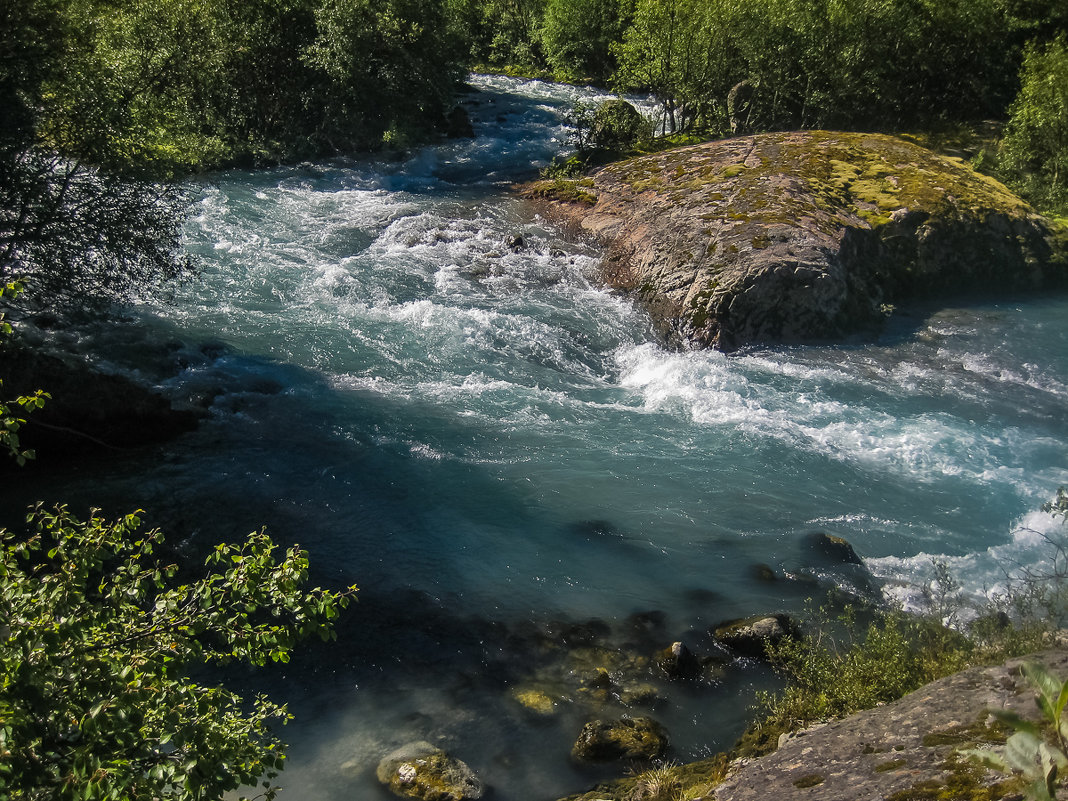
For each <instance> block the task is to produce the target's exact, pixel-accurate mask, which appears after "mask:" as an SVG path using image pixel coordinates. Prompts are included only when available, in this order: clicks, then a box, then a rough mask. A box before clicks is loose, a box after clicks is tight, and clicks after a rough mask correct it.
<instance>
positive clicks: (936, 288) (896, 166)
mask: <svg viewBox="0 0 1068 801" xmlns="http://www.w3.org/2000/svg"><path fill="white" fill-rule="evenodd" d="M550 184H551V185H550ZM565 184H567V182H564V181H561V180H557V181H555V182H542V183H541V184H536V185H533V186H532V187H531V188H530V190H529V191H528V195H529V196H530V197H533V198H542V199H548V200H549V202H548V203H547V204H546V208H547V211H548V213H549V214H550V215H551V216H555V217H556V218H557V219H561V220H564V221H565V222H567V224H568V226H569V228H570V229H571V230H572V231H573V232H574V233H575V234H576V235H584V236H589V237H592V238H594V239H596V240H598V241H600V242H601V243H602V244H604V245H606V246H607V247H608V253H607V256H606V259H605V263H604V264H605V266H604V280H605V281H606V282H607V283H608V284H609V285H611V286H614V287H617V288H620V289H623V290H626V291H627V292H630V293H632V294H633V295H634V296H635V297H636V298H638V299H639V300H640V301H641V302H643V303H644V304H645V305H646V306H647V307H648V308H649V310H650V311H651V313H652V314H653V316H654V319H656V320H657V321H658V323H659V324H660V326H661V327H662V329H663V331H664V333H665V335H667V336H668V337H669V338H672V339H678V340H680V341H685V342H688V343H690V344H692V345H696V346H699V347H714V348H718V349H720V350H725V351H730V350H735V349H738V348H741V347H745V346H747V345H753V344H762V343H780V342H813V341H826V340H838V339H841V338H843V337H846V336H849V335H852V334H857V333H862V334H865V333H873V332H875V331H877V330H878V329H879V328H880V327H881V326H882V324H883V322H884V321H885V319H886V317H887V315H888V314H889V312H890V310H891V307H892V304H896V303H900V302H904V301H907V300H910V299H937V298H943V297H962V296H971V295H974V294H976V293H980V294H981V293H984V292H985V293H991V294H992V293H999V294H1001V295H1002V296H1003V295H1004V293H1005V292H1006V291H1013V290H1034V289H1037V288H1040V287H1046V286H1053V285H1063V284H1064V283H1065V279H1066V275H1068V231H1066V230H1065V229H1064V228H1063V227H1061V226H1056V225H1054V224H1053V223H1051V222H1050V221H1049V220H1047V219H1046V218H1044V217H1041V216H1040V215H1038V214H1036V213H1035V212H1034V211H1033V210H1032V209H1031V208H1030V207H1029V206H1027V205H1026V204H1025V203H1024V202H1023V201H1021V200H1020V199H1019V198H1017V197H1016V196H1015V195H1013V194H1012V193H1011V192H1010V191H1009V190H1008V189H1006V188H1005V187H1004V186H1003V185H1001V184H1000V183H998V182H997V181H995V180H993V179H992V178H989V177H987V176H984V175H981V174H979V173H977V172H975V171H974V170H972V169H971V168H970V167H969V166H968V165H967V164H965V163H964V162H962V161H961V160H960V159H950V158H945V157H942V156H939V155H937V154H935V153H933V152H931V151H929V150H927V149H925V148H922V147H919V146H917V145H914V144H912V143H910V142H908V141H905V140H904V139H900V138H896V137H892V136H886V135H881V134H859V133H832V132H826V131H805V132H787V133H770V134H760V135H757V136H746V137H739V138H734V139H727V140H721V141H716V142H708V143H704V144H700V145H694V146H690V147H682V148H676V149H673V150H668V151H664V152H662V153H656V154H653V155H649V156H643V157H639V158H633V159H629V160H627V161H623V162H618V163H615V164H610V165H608V166H607V167H604V168H602V169H600V170H598V171H596V172H594V173H593V174H592V175H591V176H589V177H588V178H585V179H581V180H579V181H573V182H570V184H569V185H566V186H565ZM553 198H557V200H556V201H553V200H552V199H553ZM580 201H581V202H580Z"/></svg>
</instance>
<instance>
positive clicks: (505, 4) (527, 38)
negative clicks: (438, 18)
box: [448, 0, 547, 72]
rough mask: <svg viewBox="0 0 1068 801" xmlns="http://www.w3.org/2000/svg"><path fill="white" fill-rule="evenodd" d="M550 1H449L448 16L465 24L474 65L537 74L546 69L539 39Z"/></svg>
mask: <svg viewBox="0 0 1068 801" xmlns="http://www.w3.org/2000/svg"><path fill="white" fill-rule="evenodd" d="M546 1H547V0H450V2H449V12H448V13H449V16H450V18H452V19H456V20H458V21H462V22H461V23H460V31H461V35H462V37H463V39H464V41H465V42H466V45H467V48H468V57H469V59H470V61H471V62H472V63H475V64H481V65H486V66H488V67H490V68H494V69H499V68H502V67H509V66H511V67H516V68H520V69H521V70H522V71H525V72H530V71H538V70H540V69H542V68H544V67H546V66H547V64H546V61H545V56H544V54H543V53H542V50H541V40H540V37H539V35H538V31H539V27H540V25H541V22H542V18H543V16H544V14H545V6H546Z"/></svg>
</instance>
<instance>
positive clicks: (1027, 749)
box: [963, 662, 1068, 801]
mask: <svg viewBox="0 0 1068 801" xmlns="http://www.w3.org/2000/svg"><path fill="white" fill-rule="evenodd" d="M1023 669H1024V675H1025V676H1027V680H1028V681H1029V682H1030V684H1031V686H1032V687H1034V689H1035V690H1037V694H1036V695H1035V702H1036V703H1037V705H1038V708H1039V711H1040V712H1041V713H1042V717H1043V718H1044V725H1040V724H1037V723H1035V722H1033V721H1030V720H1027V719H1025V718H1022V717H1020V716H1019V715H1017V714H1015V713H1013V712H1007V711H1004V710H993V711H992V712H991V714H993V715H994V716H995V717H996V718H997V719H998V720H1000V721H1001V722H1002V723H1006V724H1008V725H1009V726H1011V727H1013V728H1014V729H1016V733H1015V734H1013V735H1012V736H1011V737H1009V739H1008V740H1007V741H1006V743H1005V747H1004V749H1003V750H1002V751H1001V752H997V751H988V750H978V749H970V750H967V751H964V752H963V754H964V755H965V756H969V757H971V758H972V759H974V760H975V761H977V762H979V763H980V764H982V765H985V766H986V767H989V768H994V769H995V770H998V771H1001V772H1002V773H1008V774H1011V773H1014V772H1019V773H1021V774H1023V777H1024V778H1025V779H1026V780H1027V781H1029V782H1030V784H1029V785H1028V787H1027V795H1028V797H1029V798H1032V799H1035V801H1053V799H1054V798H1055V797H1056V793H1057V780H1058V777H1059V776H1061V775H1063V772H1064V771H1065V769H1068V722H1066V721H1065V720H1064V708H1065V706H1066V705H1068V681H1063V682H1062V681H1061V680H1060V679H1058V678H1057V677H1056V676H1054V675H1053V674H1052V673H1051V672H1050V671H1049V670H1047V669H1046V668H1045V667H1043V666H1042V665H1040V664H1038V663H1036V662H1026V663H1024V668H1023ZM1049 740H1052V743H1051V742H1049Z"/></svg>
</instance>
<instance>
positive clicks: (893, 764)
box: [872, 759, 909, 773]
mask: <svg viewBox="0 0 1068 801" xmlns="http://www.w3.org/2000/svg"><path fill="white" fill-rule="evenodd" d="M907 764H909V763H908V760H907V759H891V760H888V761H886V762H880V763H879V764H878V765H876V766H875V767H874V768H872V770H874V771H875V772H876V773H887V772H888V771H891V770H898V769H899V768H903V767H905V766H906V765H907Z"/></svg>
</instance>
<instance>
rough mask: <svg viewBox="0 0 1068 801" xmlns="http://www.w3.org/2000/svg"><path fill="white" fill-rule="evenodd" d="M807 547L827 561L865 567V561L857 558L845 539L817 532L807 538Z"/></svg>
mask: <svg viewBox="0 0 1068 801" xmlns="http://www.w3.org/2000/svg"><path fill="white" fill-rule="evenodd" d="M804 542H805V547H806V548H807V549H808V550H809V551H811V552H813V553H817V554H819V555H820V556H822V557H824V558H825V559H828V560H830V561H831V562H834V563H837V564H840V565H863V564H864V560H862V559H861V558H860V557H859V556H857V552H856V551H854V550H853V546H852V545H850V544H849V541H848V540H846V539H844V538H843V537H837V536H835V535H833V534H824V533H823V532H822V531H816V532H813V533H812V534H809V535H807V536H806V537H805V540H804Z"/></svg>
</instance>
